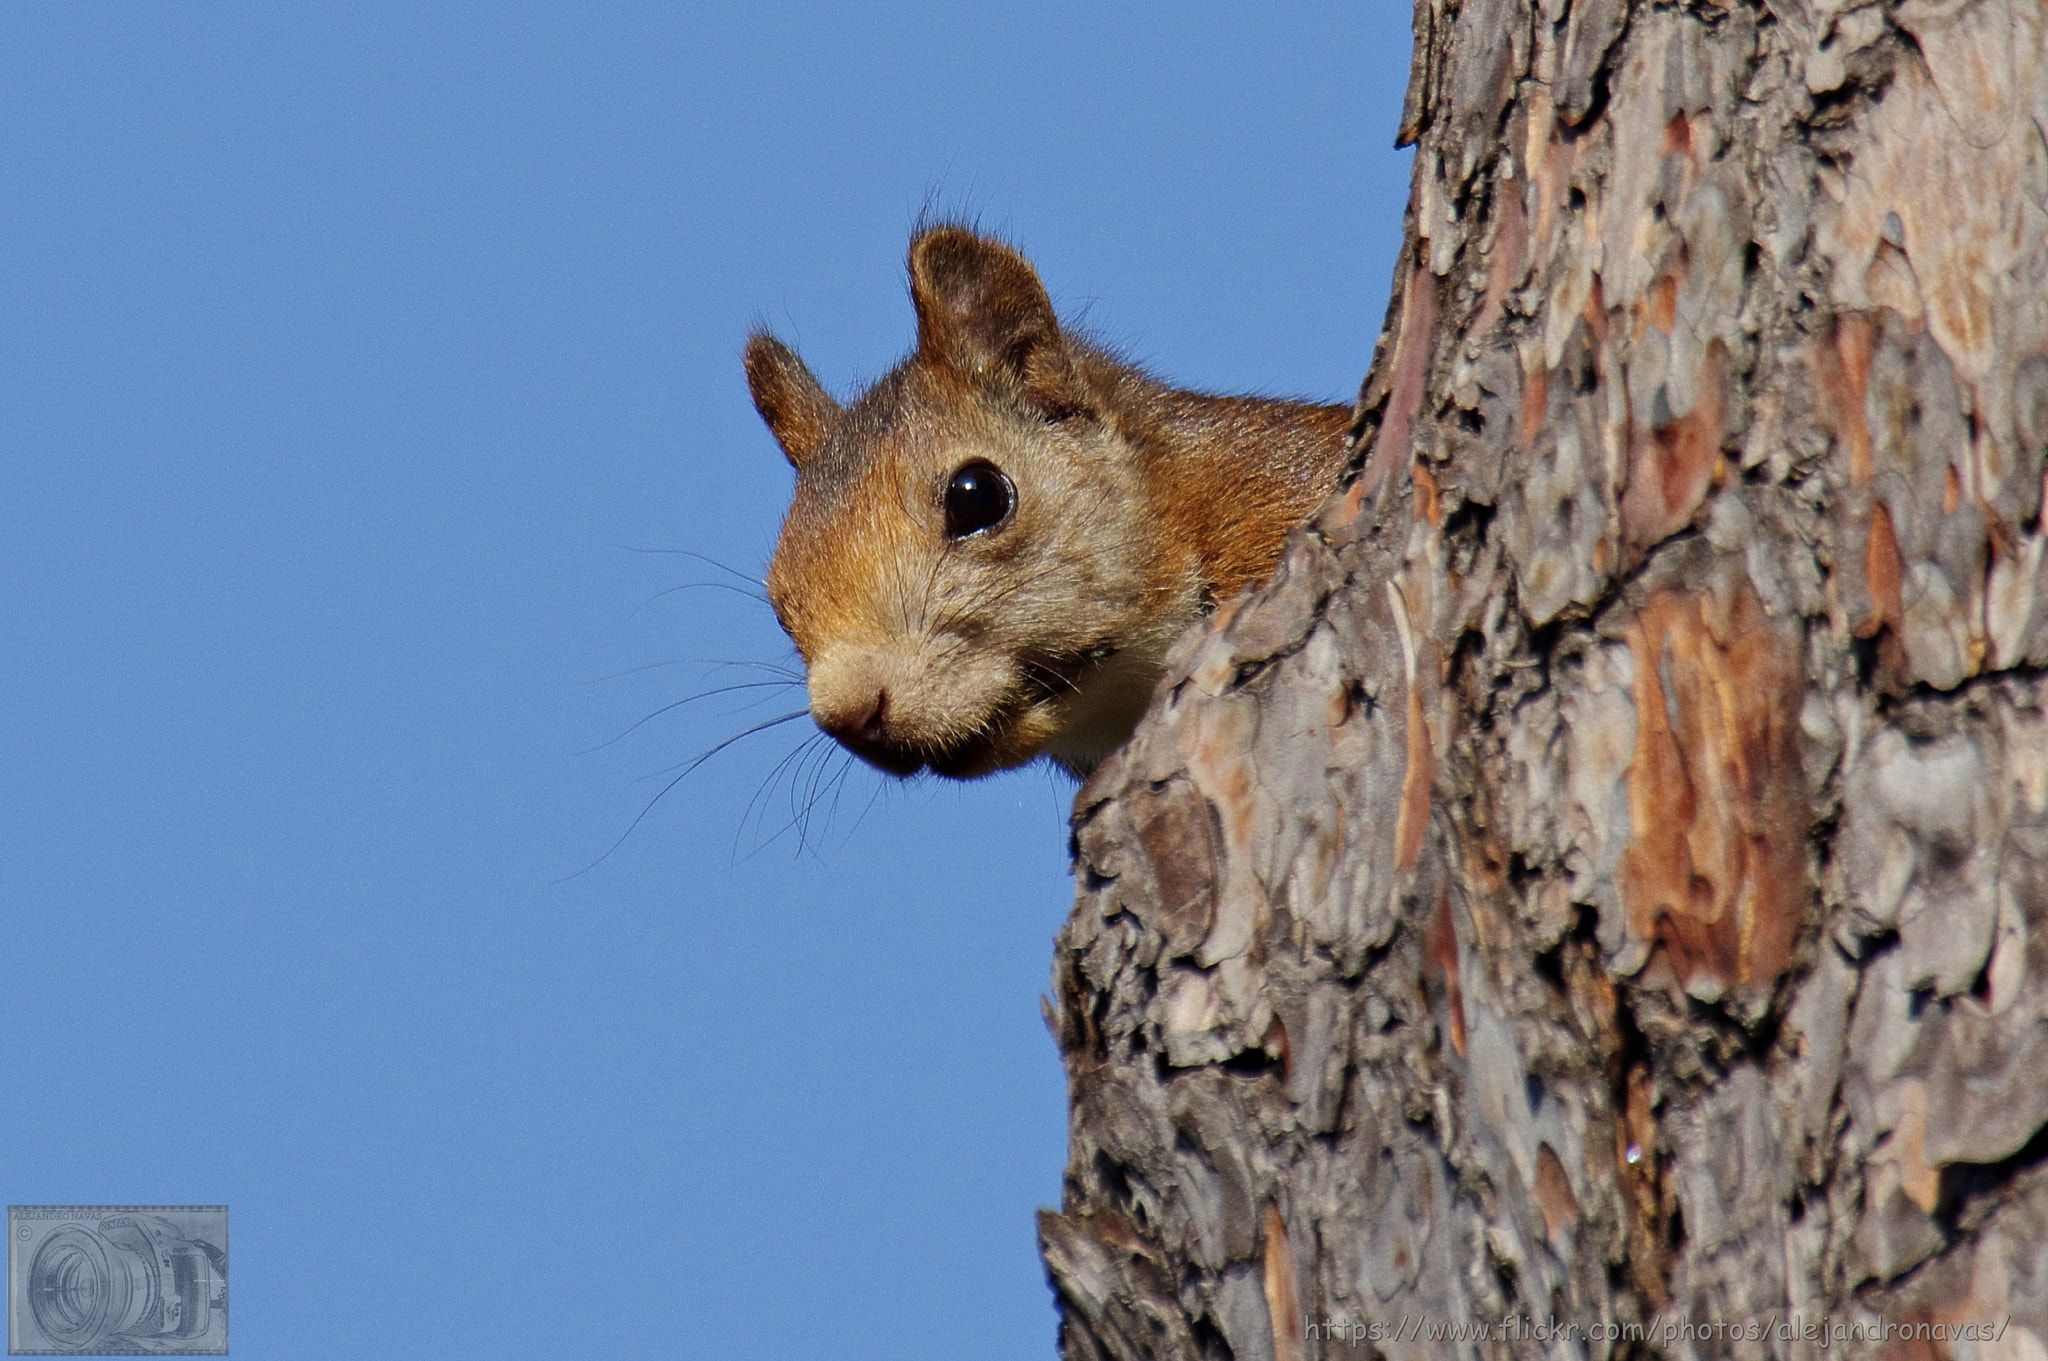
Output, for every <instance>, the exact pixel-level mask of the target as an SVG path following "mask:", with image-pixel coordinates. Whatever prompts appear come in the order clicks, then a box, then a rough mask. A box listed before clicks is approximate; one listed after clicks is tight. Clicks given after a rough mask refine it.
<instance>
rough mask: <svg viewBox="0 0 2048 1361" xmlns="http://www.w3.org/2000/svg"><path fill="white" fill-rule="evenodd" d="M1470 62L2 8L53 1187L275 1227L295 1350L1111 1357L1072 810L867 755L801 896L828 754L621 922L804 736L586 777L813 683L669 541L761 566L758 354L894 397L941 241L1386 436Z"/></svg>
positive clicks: (1056, 785) (266, 1258)
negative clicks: (1413, 163)
mask: <svg viewBox="0 0 2048 1361" xmlns="http://www.w3.org/2000/svg"><path fill="white" fill-rule="evenodd" d="M1408 25H1409V18H1408V7H1407V6H1406V5H1401V4H1394V3H1380V2H1379V0H1366V2H1365V3H1354V4H1321V5H1286V4H1281V5H1271V6H1243V5H1220V4H1191V3H1185V2H1183V3H1174V4H1121V5H1080V4H1031V3H1026V4H1018V5H1008V6H968V5H959V4H947V5H941V4H924V5H919V4H893V5H878V6H867V7H861V6H822V5H813V4H788V5H758V6H751V7H742V6H718V7H713V6H688V5H684V6H676V5H655V4H645V5H600V6H581V5H579V6H550V7H535V8H518V9H513V8H510V7H504V6H459V7H458V6H432V7H429V6H419V5H388V4H360V5H358V4H351V5H347V6H335V7H325V6H312V5H293V6H287V7H268V8H266V7H259V6H238V7H233V8H229V7H222V6H216V5H203V4H181V5H167V4H159V5H150V6H143V5H127V4H77V5H59V6H44V5H10V6H7V7H6V8H5V9H4V10H0V127H4V129H5V133H4V137H0V763H4V764H0V769H4V779H0V1055H4V1064H0V1200H5V1201H8V1202H14V1203H39V1202H64V1203H108V1202H113V1203H129V1202H155V1203H219V1202H225V1203H227V1204H228V1205H230V1206H231V1207H232V1212H233V1220H232V1224H233V1265H234V1276H233V1296H232V1298H233V1303H234V1305H235V1313H234V1323H233V1348H234V1354H235V1355H236V1356H238V1357H242V1358H244V1359H245V1361H248V1359H249V1358H254V1359H255V1361H268V1359H269V1358H295V1357H321V1358H327V1359H329V1361H346V1359H347V1358H356V1357H434V1358H465V1357H491V1358H498V1357H569V1356H590V1357H607V1358H609V1357H619V1358H629V1357H630V1358H638V1357H648V1358H654V1357H660V1358H695V1357H704V1358H719V1359H720V1361H725V1359H728V1358H756V1357H758V1358H770V1357H773V1358H783V1357H790V1356H802V1355H814V1356H832V1357H845V1358H884V1357H887V1358H897V1357H902V1358H930V1357H955V1356H962V1357H964V1356H973V1357H977V1358H1011V1357H1016V1358H1024V1357H1030V1358H1046V1357H1049V1356H1051V1355H1052V1348H1053V1328H1054V1314H1053V1310H1052V1306H1051V1302H1050V1295H1049V1293H1048V1291H1047V1289H1046V1286H1045V1283H1044V1279H1043V1275H1042V1272H1041V1268H1040V1266H1039V1263H1038V1259H1037V1255H1036V1250H1035V1246H1034V1230H1033V1224H1032V1211H1033V1209H1034V1208H1035V1207H1037V1206H1041V1205H1052V1204H1057V1203H1058V1200H1059V1193H1060V1186H1059V1179H1060V1169H1061V1166H1062V1163H1063V1161H1064V1158H1065V1118H1066V1117H1065V1105H1064V1085H1063V1079H1062V1076H1061V1071H1060V1067H1059V1063H1058V1059H1057V1056H1056V1054H1055V1051H1054V1048H1053V1045H1052V1042H1051V1040H1050V1039H1049V1037H1048V1036H1047V1034H1046V1031H1045V1028H1044V1025H1043V1022H1042V1021H1041V1019H1040V1016H1039V997H1040V995H1041V993H1043V992H1044V991H1046V989H1047V987H1048V963H1049V957H1050V950H1049V944H1050V940H1051V937H1052V934H1053V932H1054V930H1055V929H1056V928H1057V927H1058V925H1059V923H1060V921H1061V920H1062V919H1063V918H1064V916H1065V914H1066V912H1067V908H1068V903H1069V899H1070V895H1071V891H1072V889H1071V883H1070V880H1069V878H1068V875H1067V865H1066V830H1065V816H1066V806H1067V802H1068V798H1069V795H1070V786H1069V785H1068V784H1067V783H1066V782H1065V781H1064V780H1061V779H1057V778H1054V777H1052V776H1050V775H1048V774H1045V773H1042V772H1038V771H1032V772H1025V773H1022V774H1016V775H1011V776H1006V777H1003V778H1000V779H997V780H993V781H989V782H986V783H983V784H980V785H976V786H972V787H966V788H962V787H956V786H951V785H940V784H933V783H924V784H917V785H911V786H906V787H897V786H887V787H885V784H884V782H883V781H882V779H881V777H879V776H876V775H873V774H870V773H868V772H867V771H866V770H865V769H857V770H854V771H852V772H850V773H849V774H848V776H847V777H846V779H845V781H844V782H843V786H842V787H841V789H842V796H841V797H840V798H839V800H838V802H837V805H836V807H821V808H820V809H819V810H818V811H817V816H815V817H813V819H812V820H811V823H810V826H809V829H808V831H809V840H808V843H807V844H806V845H805V846H804V848H803V849H802V850H801V851H799V849H798V844H797V839H796V837H795V836H794V835H790V834H785V835H782V836H780V837H779V838H778V837H776V836H775V835H774V834H775V832H776V831H777V829H778V828H779V827H781V826H782V825H783V823H784V822H786V821H787V820H788V817H789V810H790V807H791V800H792V789H793V787H794V788H795V789H796V790H797V791H798V796H799V797H801V791H802V789H804V788H807V787H808V785H807V781H808V779H809V778H810V775H811V771H810V770H809V769H808V768H801V767H800V768H799V769H798V771H797V776H798V778H797V779H796V780H795V782H794V786H793V782H792V773H791V771H790V770H789V769H788V768H786V767H784V768H780V769H778V766H777V762H778V760H780V758H782V757H783V756H784V755H785V754H787V753H788V752H789V751H790V750H791V749H792V748H793V747H795V746H796V744H797V742H798V741H799V740H800V738H801V737H802V736H803V732H802V731H800V730H799V729H798V728H796V727H794V726H792V727H789V728H785V729H783V730H780V731H779V732H777V733H775V734H771V735H764V736H762V737H759V738H755V739H752V740H749V741H747V742H744V743H741V744H739V745H738V746H736V747H734V748H733V749H732V750H731V751H729V752H726V753H725V754H723V755H721V756H720V757H719V758H718V759H716V760H714V761H712V762H711V763H709V764H707V765H705V766H704V767H703V768H702V769H701V770H699V771H697V772H695V773H694V774H692V775H691V776H690V777H689V778H687V779H686V780H684V781H683V782H681V783H680V784H678V785H677V786H676V787H675V788H674V789H673V790H671V791H670V792H669V793H668V794H667V796H666V797H664V798H662V799H661V800H660V801H659V802H658V803H657V804H656V805H655V806H654V807H653V809H652V810H651V811H650V812H649V813H648V814H647V816H646V817H645V819H644V820H642V821H641V822H640V823H639V824H638V826H637V827H636V828H635V829H634V830H633V832H632V834H631V835H630V836H629V837H627V838H626V839H625V840H624V842H623V844H621V845H619V846H618V848H617V849H616V850H615V851H613V852H612V853H611V854H610V855H609V856H608V857H605V858H603V859H602V861H601V863H599V864H597V865H596V867H595V868H592V869H590V870H589V871H588V872H586V873H582V874H580V875H579V874H576V871H578V870H582V869H583V868H584V867H585V866H586V865H589V864H590V863H591V862H592V861H596V860H599V858H600V857H604V856H605V852H606V850H607V848H608V847H611V846H612V845H613V843H614V842H615V841H617V840H618V839H619V838H620V836H621V834H622V833H624V832H625V831H626V829H627V828H628V826H629V825H631V824H632V823H633V821H634V819H635V817H636V816H637V815H638V814H639V813H640V812H641V809H642V808H643V806H644V805H645V804H646V803H647V801H648V800H649V799H650V798H651V797H652V795H653V793H654V791H655V790H656V789H658V788H659V787H660V784H661V781H662V777H661V776H659V775H656V776H655V777H654V779H652V780H649V779H648V778H646V777H648V776H649V775H650V773H651V772H659V771H662V770H663V769H664V768H668V767H672V766H674V765H675V764H676V763H677V762H679V761H682V760H684V759H686V758H688V757H689V756H691V755H692V754H694V753H696V752H698V751H700V750H702V749H703V748H704V747H706V746H707V745H709V744H710V743H712V742H715V741H717V740H718V739H720V738H721V737H724V736H726V735H728V734H730V733H733V732H735V731H737V730H738V729H739V728H741V727H743V726H745V725H746V724H747V723H748V722H750V721H754V720H756V719H758V718H760V717H764V716H768V715H772V714H774V713H778V712H782V711H783V710H785V709H789V708H795V707H798V706H799V705H800V703H801V699H800V697H799V698H797V699H796V700H794V701H791V700H789V699H785V698H783V697H780V696H777V695H775V694H773V693H772V692H745V693H744V694H741V695H736V696H730V697H725V698H723V699H714V700H711V701H707V702H705V703H703V704H699V705H694V706H686V707H684V708H680V709H675V710H672V711H669V712H663V713H660V714H659V716H657V717H653V718H651V719H650V720H649V721H647V722H646V723H644V724H643V725H642V726H640V727H638V728H636V729H634V730H633V731H632V732H631V733H630V734H629V735H627V736H626V737H624V738H623V739H621V740H619V741H617V742H616V743H613V744H612V745H609V746H605V747H603V748H601V749H600V750H597V751H594V752H589V753H587V754H579V753H582V752H583V750H584V749H586V748H590V747H592V746H594V745H596V744H598V743H600V742H603V741H605V739H607V738H610V737H612V736H614V735H615V734H617V733H619V732H621V731H622V730H624V729H626V728H628V727H629V725H632V724H634V723H635V721H636V720H639V719H642V718H644V717H646V716H648V715H650V714H655V713H656V712H657V711H658V710H660V709H661V707H662V706H663V705H666V704H668V703H670V702H671V701H674V700H676V699H679V698H681V697H683V696H685V695H688V694H690V693H692V692H693V691H694V690H696V689H699V688H703V687H704V686H706V685H710V684H717V683H719V679H720V677H721V676H724V677H726V678H727V679H731V678H744V677H743V676H737V677H736V673H719V672H710V673H707V672H706V671H705V670H704V669H703V668H701V667H695V666H689V665H674V666H663V667H657V668H655V669H651V670H643V671H639V672H637V673H635V674H631V675H628V676H625V677H623V678H619V679H610V680H598V679H596V678H599V677H604V676H608V675H611V674H612V673H615V672H621V671H625V670H627V669H628V668H634V667H643V666H646V665H648V664H650V663H656V662H664V661H669V660H672V659H694V658H722V659H732V660H754V661H766V662H779V661H785V660H787V659H788V658H789V657H790V655H791V654H790V653H789V650H788V648H787V645H786V644H785V643H784V642H783V640H782V638H781V636H780V635H779V634H778V633H777V632H776V630H775V628H774V623H773V620H772V619H771V617H770V616H769V614H768V611H767V610H766V609H765V607H763V606H761V605H760V604H758V603H756V602H755V601H752V600H750V599H747V598H745V597H744V596H740V595H735V594H731V593H728V592H726V591H724V590H720V589H715V588H693V589H684V590H671V588H674V587H678V586H687V585H689V584H690V583H700V582H713V583H716V582H718V581H720V580H721V579H722V577H721V574H720V573H719V572H718V571H717V570H716V569H713V568H709V567H706V566H703V565H702V564H700V563H697V562H696V561H694V560H692V559H690V558H687V557H682V556H676V555H673V554H670V553H652V552H645V551H635V550H647V549H664V550H676V549H683V550H690V551H694V552H699V553H703V554H706V555H708V556H710V557H712V558H715V559H717V560H719V561H721V562H725V563H729V564H731V565H732V566H734V567H736V568H738V569H740V570H742V571H746V572H758V571H759V570H760V568H761V566H762V565H763V564H764V563H765V561H766V557H767V554H768V551H769V549H770V547H771V545H772V543H773V540H774V534H775V530H776V526H777V523H778V521H779V519H780V515H781V512H782V509H783V506H784V503H785V500H786V498H787V495H788V491H789V473H788V471H787V468H786V467H785V465H784V463H783V461H782V459H781V458H780V456H779V455H778V454H777V453H776V451H775V448H774V446H773V445H772V443H771V442H770V440H769V438H768V436H767V434H766V433H765V431H763V430H762V429H761V428H760V425H759V422H758V420H757V419H756V418H755V416H754V414H753V411H752V409H751V407H750V406H749V405H748V402H747V396H746V391H745V386H744V384H743V382H742V381H741V377H740V369H739V361H738V351H739V347H740V344H741V342H742V340H743V338H744V336H745V333H746V331H747V329H748V327H749V326H750V325H751V324H753V323H755V322H757V321H765V322H766V323H768V324H769V325H771V326H773V327H774V328H775V329H777V330H778V331H780V332H781V333H782V334H783V335H784V337H785V338H786V339H789V340H790V341H792V342H793V343H795V344H797V345H798V346H799V347H800V348H801V349H802V350H803V352H804V354H805V355H806V356H807V357H808V358H809V359H810V360H811V362H812V364H813V366H814V367H815V368H816V369H817V371H818V372H819V374H820V375H821V376H822V377H823V378H824V379H825V381H826V382H827V383H828V384H829V385H831V386H834V387H835V388H840V389H844V388H846V387H847V386H849V385H850V384H853V383H854V382H856V381H857V380H858V379H860V378H861V377H863V376H868V377H872V376H874V375H876V374H878V373H880V372H881V371H882V370H884V369H885V368H886V367H887V366H888V365H889V364H890V363H891V362H893V360H894V359H895V358H896V357H897V356H898V355H899V354H900V353H901V352H902V351H903V349H904V348H906V347H907V345H908V344H909V341H910V338H911V318H910V310H909V305H908V303H907V301H906V299H905V297H904V295H903V284H902V263H901V262H902V255H903V248H904V244H905V240H906V236H907V232H908V229H909V227H910V225H911V223H912V222H913V221H914V220H915V219H916V217H917V216H918V214H919V212H920V210H921V209H922V208H924V207H925V206H926V204H927V203H930V204H934V205H936V206H938V207H940V208H942V209H952V210H961V211H965V212H968V213H971V214H973V215H975V216H977V217H978V218H979V219H980V220H981V221H982V222H983V223H984V224H986V225H989V226H992V227H995V228H998V229H1000V230H1001V231H1003V232H1004V233H1006V234H1007V235H1009V236H1010V237H1011V238H1012V239H1014V240H1015V241H1017V242H1018V243H1019V244H1020V245H1022V246H1023V247H1024V248H1025V249H1026V250H1027V251H1028V252H1029V253H1030V254H1031V255H1032V256H1033V257H1034V258H1035V259H1036V260H1037V262H1038V263H1039V265H1040V267H1041V268H1042V270H1043V272H1044V274H1045V277H1046V279H1047V282H1048V284H1049V286H1050V288H1051V291H1052V293H1053V296H1054V299H1055V301H1056V302H1058V303H1060V304H1061V305H1062V306H1063V307H1064V308H1066V309H1068V310H1069V312H1070V313H1071V312H1080V311H1084V310H1085V313H1086V316H1087V320H1088V322H1089V323H1090V325H1091V326H1092V327H1093V328H1094V329H1095V330H1097V331H1098V332H1099V333H1100V334H1102V335H1103V336H1104V337H1106V338H1107V339H1110V340H1112V341H1114V342H1116V343H1118V344H1120V345H1123V346H1124V347H1126V348H1127V349H1128V350H1129V351H1130V352H1131V353H1133V354H1134V355H1136V356H1139V357H1141V358H1142V359H1144V360H1145V361H1146V362H1148V363H1149V364H1150V365H1152V366H1153V367H1154V368H1155V369H1157V370H1158V371H1159V372H1161V373H1163V374H1165V375H1167V376H1170V377H1172V378H1174V379H1176V380H1179V381H1182V382H1184V383H1187V384H1190V385H1195V386H1204V387H1209V388H1213V389H1224V390H1229V389H1239V390H1245V389H1256V390H1264V391H1269V392H1285V393H1302V394H1310V395H1316V396H1323V397H1328V398H1333V399H1344V398H1348V397H1349V396H1350V395H1351V394H1352V393H1353V391H1354V390H1355V388H1356V385H1357V382H1358V379H1359V377H1360V375H1361V373H1362V371H1363V369H1364V367H1365V364H1366V362H1367V359H1368V358H1369V356H1370V352H1371V345H1372V341H1373V338H1374V336H1375V334H1376V332H1377V329H1378V327H1379V323H1380V320H1381V315H1382V311H1383V309H1384V306H1385V297H1386V287H1387V282H1388V279H1389V277H1390V274H1391V270H1392V262H1393V256H1394V252H1395V250H1396V248H1397V244H1398V233H1399V226H1400V212H1401V203H1402V200H1403V197H1404V195H1405V188H1406V173H1407V157H1406V155H1405V153H1395V152H1394V151H1393V150H1392V149H1391V142H1392V138H1393V132H1394V127H1395V124H1396V121H1397V118H1398V111H1399V107H1400V101H1401V93H1402V85H1403V82H1404V80H1405V77H1406V67H1407V53H1408V44H1409V37H1408V31H1409V30H1408ZM764 693H766V694H767V697H766V698H765V699H763V700H762V702H761V705H760V707H758V708H750V707H746V706H745V705H744V704H743V703H737V702H734V701H737V700H745V699H747V698H748V697H749V696H752V695H760V694H764ZM828 773H829V772H828ZM757 796H759V797H758V798H757ZM571 875H573V876H574V877H571V878H568V879H567V880H566V881H564V882H558V881H562V880H563V878H564V876H571Z"/></svg>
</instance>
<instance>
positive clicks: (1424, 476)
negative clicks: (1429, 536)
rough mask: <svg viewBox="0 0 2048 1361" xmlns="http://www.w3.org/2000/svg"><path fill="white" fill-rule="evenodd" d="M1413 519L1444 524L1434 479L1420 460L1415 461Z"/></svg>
mask: <svg viewBox="0 0 2048 1361" xmlns="http://www.w3.org/2000/svg"><path fill="white" fill-rule="evenodd" d="M1414 478H1415V518H1416V519H1418V520H1427V521H1429V522H1430V523H1431V524H1432V525H1442V524H1443V522H1444V503H1443V496H1442V494H1441V493H1440V492H1439V491H1438V490H1437V485H1436V478H1435V477H1433V476H1431V474H1430V471H1429V465H1428V464H1426V463H1424V462H1423V461H1422V460H1421V459H1419V458H1418V459H1416V460H1415V465H1414Z"/></svg>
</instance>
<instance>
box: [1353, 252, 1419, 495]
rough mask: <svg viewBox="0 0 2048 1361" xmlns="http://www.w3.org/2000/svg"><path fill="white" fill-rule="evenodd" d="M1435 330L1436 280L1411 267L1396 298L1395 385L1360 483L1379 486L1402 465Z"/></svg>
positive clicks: (1390, 392)
mask: <svg viewBox="0 0 2048 1361" xmlns="http://www.w3.org/2000/svg"><path fill="white" fill-rule="evenodd" d="M1435 330H1436V275H1435V274H1433V273H1431V272H1430V270H1429V269H1428V267H1427V266H1419V265H1416V266H1410V268H1409V271H1408V291H1407V293H1406V295H1405V296H1403V297H1402V299H1401V333H1400V337H1399V338H1398V339H1397V340H1396V341H1395V342H1394V381H1393V385H1392V387H1391V388H1390V389H1389V391H1388V393H1387V417H1386V420H1385V421H1383V422H1382V423H1381V425H1380V431H1379V434H1378V435H1376V436H1375V437H1374V438H1373V442H1372V454H1371V455H1370V456H1369V457H1368V458H1367V459H1366V461H1365V467H1364V469H1363V470H1362V471H1361V472H1360V474H1359V479H1358V480H1359V481H1361V482H1364V483H1367V484H1369V485H1371V486H1375V487H1376V486H1378V485H1379V484H1380V482H1381V481H1382V480H1383V479H1384V478H1385V477H1386V475H1387V471H1388V469H1390V468H1398V467H1400V466H1401V464H1400V460H1401V459H1403V458H1404V457H1406V456H1407V454H1408V442H1409V439H1410V437H1411V436H1412V435H1413V433H1414V429H1415V415H1416V413H1417V412H1418V411H1420V410H1421V409H1422V388H1423V383H1424V380H1426V379H1427V378H1428V376H1429V345H1430V339H1431V337H1432V335H1433V333H1434V332H1435Z"/></svg>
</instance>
